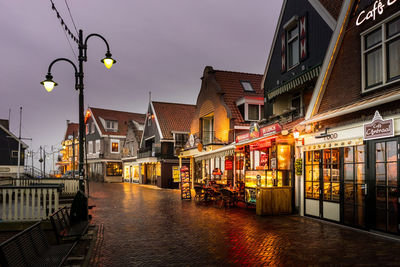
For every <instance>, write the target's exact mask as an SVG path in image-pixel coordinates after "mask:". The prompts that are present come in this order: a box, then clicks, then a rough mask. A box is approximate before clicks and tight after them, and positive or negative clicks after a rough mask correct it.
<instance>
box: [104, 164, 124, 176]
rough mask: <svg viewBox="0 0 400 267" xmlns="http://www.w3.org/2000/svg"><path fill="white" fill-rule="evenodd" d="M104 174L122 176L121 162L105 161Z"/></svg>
mask: <svg viewBox="0 0 400 267" xmlns="http://www.w3.org/2000/svg"><path fill="white" fill-rule="evenodd" d="M106 175H107V176H122V163H121V162H107V165H106Z"/></svg>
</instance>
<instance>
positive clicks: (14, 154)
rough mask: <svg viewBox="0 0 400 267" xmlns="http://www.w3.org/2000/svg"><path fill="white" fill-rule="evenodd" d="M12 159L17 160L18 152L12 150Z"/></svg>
mask: <svg viewBox="0 0 400 267" xmlns="http://www.w3.org/2000/svg"><path fill="white" fill-rule="evenodd" d="M11 157H12V158H16V159H17V158H18V150H12V151H11Z"/></svg>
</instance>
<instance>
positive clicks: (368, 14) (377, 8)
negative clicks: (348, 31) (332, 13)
mask: <svg viewBox="0 0 400 267" xmlns="http://www.w3.org/2000/svg"><path fill="white" fill-rule="evenodd" d="M396 2H397V0H387V2H386V5H385V4H383V3H382V0H377V1H375V3H374V6H373V8H372V9H371V10H370V11H365V10H363V11H361V12H360V14H358V17H357V21H356V25H357V26H360V25H361V24H363V23H364V22H365V21H367V20H370V19H372V20H375V18H376V15H377V14H376V13H378V15H382V14H383V11H384V10H385V7H388V6H391V5H393V4H394V3H396Z"/></svg>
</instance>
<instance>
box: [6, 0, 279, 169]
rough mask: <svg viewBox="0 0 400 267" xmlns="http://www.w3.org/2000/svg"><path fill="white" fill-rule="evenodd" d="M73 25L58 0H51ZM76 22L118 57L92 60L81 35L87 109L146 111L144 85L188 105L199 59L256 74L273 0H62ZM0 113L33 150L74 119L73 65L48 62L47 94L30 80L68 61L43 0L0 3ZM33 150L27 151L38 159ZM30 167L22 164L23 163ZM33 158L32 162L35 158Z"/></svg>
mask: <svg viewBox="0 0 400 267" xmlns="http://www.w3.org/2000/svg"><path fill="white" fill-rule="evenodd" d="M53 1H54V3H55V5H56V7H57V9H58V10H59V11H60V14H61V16H62V17H63V18H64V20H65V21H66V23H67V25H68V26H69V28H70V29H71V30H73V32H75V28H74V26H73V23H72V21H71V19H70V15H69V13H68V9H67V7H66V3H65V0H53ZM67 3H68V5H69V8H70V10H71V13H72V17H73V19H74V21H75V24H76V27H77V28H78V29H82V30H83V33H84V36H86V35H88V34H90V33H99V34H101V35H103V36H104V37H105V38H106V39H107V41H108V42H109V44H110V48H111V53H112V54H113V57H114V58H115V59H116V60H117V64H116V65H114V66H113V67H112V68H111V69H110V70H107V69H106V68H105V67H104V65H103V64H102V63H100V60H101V59H102V58H103V57H104V54H105V51H106V48H105V45H104V43H103V42H102V41H101V40H100V39H96V38H91V39H90V40H89V42H88V62H86V63H85V65H84V73H85V81H84V83H85V108H86V107H87V106H93V107H99V108H107V109H116V110H124V111H130V112H137V113H145V111H146V107H147V103H148V92H149V91H151V92H152V99H153V100H157V101H165V102H179V103H191V104H194V103H195V102H196V97H197V94H198V92H199V89H200V77H201V76H202V72H203V69H204V67H205V66H207V65H211V66H213V67H214V68H215V69H220V70H231V71H241V72H250V73H259V74H262V73H263V72H264V68H265V64H266V59H267V56H268V53H269V48H270V45H271V42H272V38H273V34H274V30H275V27H276V21H277V19H278V16H279V12H280V8H281V5H282V0H251V1H243V0H217V1H216V0H114V1H109V0H85V1H82V0H68V1H67ZM0 33H1V38H0V50H1V53H2V60H3V64H0V93H1V94H0V118H1V119H8V117H9V110H11V127H10V128H11V131H12V132H13V133H14V134H16V135H18V125H19V107H22V108H23V116H22V137H25V138H32V141H28V140H27V141H26V143H27V144H28V145H29V146H30V149H33V151H34V152H36V151H38V149H39V146H40V145H42V146H45V148H46V150H47V151H49V150H50V148H51V146H52V145H54V146H57V147H58V148H59V147H60V142H61V140H62V138H63V135H64V133H65V129H66V120H71V121H74V122H78V92H76V91H75V90H74V72H73V68H72V67H71V66H70V65H69V64H66V63H64V62H60V63H58V64H56V65H54V66H53V69H52V73H53V76H54V80H55V81H56V82H57V83H58V84H59V86H57V87H56V88H55V89H54V90H53V91H52V92H51V93H47V92H46V91H45V89H44V88H43V87H42V85H40V84H39V82H40V81H42V80H43V79H44V78H45V77H44V76H45V74H46V72H47V68H48V65H49V64H50V62H51V61H52V60H54V59H56V58H58V57H67V58H70V59H71V60H74V61H76V59H75V56H74V54H73V52H72V50H74V52H75V53H76V54H77V45H76V44H75V43H73V42H71V45H72V48H73V49H71V47H70V45H69V43H68V41H67V38H66V36H65V34H64V31H63V29H62V27H61V25H60V23H59V21H58V19H57V17H56V15H55V13H54V11H52V9H51V3H50V0H35V1H30V0H3V1H0ZM37 159H38V157H37V158H35V161H37ZM29 164H30V162H29ZM35 165H36V163H35Z"/></svg>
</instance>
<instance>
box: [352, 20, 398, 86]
mask: <svg viewBox="0 0 400 267" xmlns="http://www.w3.org/2000/svg"><path fill="white" fill-rule="evenodd" d="M399 16H400V12H397V13H396V14H393V15H392V16H390V17H388V18H386V19H385V20H383V21H381V22H380V23H379V24H377V25H375V26H374V27H371V28H370V29H368V30H366V31H364V32H362V33H361V34H360V37H361V38H360V40H361V92H362V93H368V92H371V91H374V90H376V89H379V88H382V87H385V86H387V85H390V84H393V83H396V82H398V81H399V80H400V78H396V79H394V80H391V81H388V73H387V72H388V68H387V63H388V62H387V43H389V42H390V41H392V40H394V39H396V38H399V36H400V33H397V34H396V35H394V36H392V37H390V38H387V36H386V30H387V28H386V25H387V24H388V23H389V22H390V21H392V20H394V19H396V18H398V17H399ZM379 28H380V29H381V34H382V40H381V42H380V43H379V44H376V45H374V46H372V47H370V48H368V49H367V50H366V49H365V37H366V36H367V35H368V34H370V33H372V32H373V31H375V30H378V29H379ZM379 46H381V49H382V83H381V84H378V85H376V86H372V87H369V88H367V82H366V78H367V73H366V69H365V68H366V65H365V64H366V60H365V54H366V53H368V52H369V51H371V50H374V49H376V48H378V47H379ZM399 60H400V59H399Z"/></svg>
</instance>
